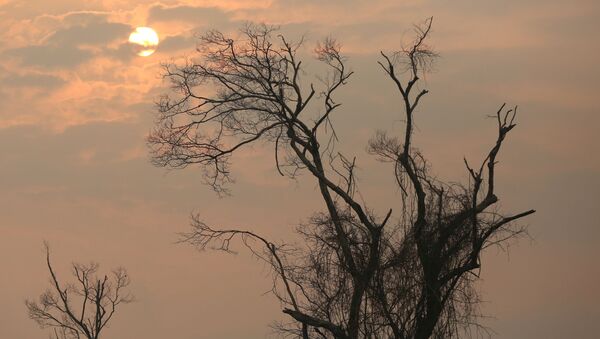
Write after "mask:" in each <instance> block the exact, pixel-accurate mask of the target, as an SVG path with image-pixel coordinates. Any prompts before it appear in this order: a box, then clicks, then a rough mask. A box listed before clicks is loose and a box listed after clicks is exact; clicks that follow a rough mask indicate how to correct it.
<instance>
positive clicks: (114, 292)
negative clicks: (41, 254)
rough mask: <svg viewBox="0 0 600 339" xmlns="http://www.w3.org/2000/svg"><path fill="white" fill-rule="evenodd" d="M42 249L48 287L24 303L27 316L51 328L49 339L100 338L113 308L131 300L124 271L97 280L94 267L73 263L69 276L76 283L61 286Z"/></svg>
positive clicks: (122, 269) (113, 311)
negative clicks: (36, 296)
mask: <svg viewBox="0 0 600 339" xmlns="http://www.w3.org/2000/svg"><path fill="white" fill-rule="evenodd" d="M44 246H45V250H46V264H47V266H48V271H49V272H50V284H51V287H50V288H49V289H48V290H46V291H45V292H44V293H43V294H42V295H41V296H40V297H39V300H38V301H33V300H27V301H25V305H26V306H27V311H28V313H29V317H30V318H31V319H32V320H35V321H36V322H37V323H38V324H39V325H40V326H41V327H42V328H51V329H52V333H51V338H53V339H81V338H86V339H98V338H100V333H101V332H102V330H103V329H104V328H105V327H106V326H107V324H108V323H109V322H110V320H111V319H112V318H113V315H114V314H115V311H116V309H117V307H119V306H120V305H121V304H127V303H130V302H131V301H133V296H132V295H131V294H130V293H129V292H127V291H126V288H127V286H129V283H130V279H129V276H128V275H127V271H126V270H125V269H124V268H117V269H115V270H113V271H112V275H111V276H108V275H105V276H103V277H98V276H96V273H97V271H98V267H99V265H98V264H96V263H91V264H88V265H84V264H77V263H74V264H73V265H72V274H73V276H74V277H75V278H76V279H75V280H76V281H75V282H73V283H68V284H63V283H61V282H59V280H58V277H57V275H56V272H55V271H54V269H53V268H52V264H51V263H50V249H49V247H48V245H47V244H44Z"/></svg>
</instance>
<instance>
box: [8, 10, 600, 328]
mask: <svg viewBox="0 0 600 339" xmlns="http://www.w3.org/2000/svg"><path fill="white" fill-rule="evenodd" d="M430 16H433V17H434V24H433V32H432V35H431V41H430V43H431V45H432V46H434V47H435V49H436V50H437V51H438V52H439V54H440V56H441V57H440V59H439V60H438V62H437V64H436V66H435V69H434V71H433V72H432V73H431V74H429V75H428V76H427V78H426V79H424V82H425V86H427V88H428V89H429V90H430V94H429V95H428V96H427V97H426V98H425V100H424V101H423V104H422V106H421V109H420V111H419V114H418V116H417V117H416V119H417V132H416V133H417V134H416V136H415V138H416V139H415V142H416V143H418V144H419V148H420V149H421V150H422V151H423V153H424V154H425V155H426V157H427V158H428V159H430V161H431V163H432V166H433V168H434V171H435V173H436V174H437V175H438V176H439V177H440V178H443V179H446V180H449V181H465V180H466V179H467V173H466V172H465V170H464V167H463V160H462V159H463V157H467V158H468V159H474V160H475V159H480V157H481V156H482V155H483V154H484V152H485V151H486V150H487V149H488V148H489V146H490V145H491V143H492V142H493V138H494V124H493V121H491V120H490V119H487V118H486V117H487V116H488V115H490V114H493V113H495V111H496V110H497V108H498V107H499V106H500V105H501V104H502V103H504V102H507V103H508V104H509V105H519V116H518V126H517V127H516V128H515V130H514V131H513V132H511V133H512V135H510V137H509V140H508V142H507V143H506V144H505V148H504V149H503V150H502V153H501V155H500V163H499V165H498V166H499V167H498V168H499V170H498V176H499V177H498V190H499V194H498V195H499V197H500V201H501V206H502V208H503V210H504V211H506V212H518V211H522V210H527V209H530V208H534V209H536V210H537V213H536V214H535V215H533V216H531V217H528V218H527V220H526V221H525V222H526V223H527V224H528V225H529V231H530V234H531V238H530V239H521V240H520V241H518V242H517V243H513V244H512V246H511V247H510V249H509V251H502V250H499V249H490V250H489V251H488V252H487V253H486V255H485V256H484V258H483V268H482V272H481V274H482V281H481V283H480V284H479V285H478V286H479V287H478V288H479V290H480V291H481V293H482V296H483V299H484V302H483V304H482V306H481V310H482V312H483V313H484V314H486V315H489V316H490V317H489V318H488V319H486V320H485V322H486V325H488V326H490V327H491V328H492V329H493V330H494V333H493V334H492V337H494V338H513V339H520V338H523V339H524V338H534V339H535V338H595V337H597V335H598V334H597V333H598V332H599V331H600V323H599V322H598V321H597V320H598V319H600V310H599V308H598V303H599V302H600V290H599V289H598V288H597V287H598V286H600V265H598V262H597V260H598V258H600V249H599V246H598V245H597V244H598V241H599V240H600V222H599V221H598V220H599V219H598V215H597V214H596V212H597V206H598V203H600V199H599V198H598V197H599V196H600V157H599V156H598V149H599V146H600V145H599V142H598V138H597V132H598V126H600V103H599V101H598V100H597V96H598V90H599V89H600V88H599V86H598V83H597V81H598V79H600V66H598V60H600V42H599V40H598V39H597V35H598V32H600V20H598V18H599V17H600V3H599V2H597V1H595V0H589V1H586V0H574V1H569V2H568V3H567V2H565V1H558V0H546V1H541V0H522V1H467V0H456V1H433V0H381V1H360V0H345V1H341V0H331V1H326V2H324V1H314V0H306V1H293V0H245V1H241V0H239V1H238V0H221V1H217V0H214V1H185V0H172V1H157V0H152V1H142V0H140V1H135V0H128V1H127V0H123V1H121V0H120V1H116V0H54V1H45V0H22V1H12V0H11V1H6V0H0V187H1V190H0V268H1V270H2V273H1V274H0V302H1V303H2V308H1V309H0V337H1V338H7V339H9V338H10V339H25V338H28V339H29V338H46V337H47V330H41V329H39V328H38V326H37V325H36V324H35V323H34V322H33V321H32V320H30V319H28V317H27V313H26V309H25V306H24V300H25V299H26V298H35V297H37V296H38V295H39V294H41V292H42V291H43V290H44V289H45V288H46V287H47V286H48V272H47V270H46V267H45V263H44V253H43V247H42V244H43V241H44V240H47V241H48V242H49V243H50V246H51V248H52V259H53V262H54V266H55V268H56V270H57V272H58V274H59V278H61V279H63V280H67V278H68V276H69V267H70V263H71V262H73V261H75V262H89V261H92V260H93V261H97V262H99V263H100V264H101V269H103V270H105V271H108V270H110V269H111V268H113V267H117V266H124V267H126V268H127V269H128V271H129V273H130V275H131V277H132V284H131V291H132V292H133V294H134V295H135V296H136V299H137V301H136V302H135V303H132V304H128V305H125V306H123V307H122V308H121V309H120V310H118V313H117V314H116V316H115V318H114V319H113V321H112V324H111V325H110V327H109V328H108V329H107V330H106V333H105V337H106V338H113V339H128V338H146V339H159V338H178V339H191V338H211V339H229V338H247V339H254V338H268V337H273V334H272V332H271V330H270V328H269V327H268V326H269V324H270V323H271V322H272V321H273V320H278V319H282V314H281V312H280V308H279V305H278V304H277V302H276V301H275V300H274V299H273V298H271V297H270V296H269V295H268V294H265V292H266V291H268V290H269V288H270V277H269V272H268V269H267V268H266V267H265V266H264V265H263V264H261V263H260V262H258V261H257V260H256V259H254V258H252V257H251V256H250V255H249V254H248V253H246V252H244V251H240V253H239V254H237V255H227V254H223V253H215V252H198V251H196V250H194V249H193V248H191V247H190V246H186V245H181V244H176V243H175V242H176V240H177V239H178V238H177V233H178V232H184V231H186V230H187V229H188V224H189V216H190V214H191V213H199V214H200V215H202V217H203V219H204V220H205V221H207V222H210V223H211V224H214V225H223V226H237V227H241V228H247V229H251V230H254V231H257V232H260V233H261V234H264V235H265V236H268V237H269V238H271V239H274V240H283V239H286V238H289V236H290V234H291V232H292V230H293V228H294V226H295V225H296V224H298V223H299V222H302V221H303V220H306V218H307V217H308V216H310V214H311V213H312V212H314V211H316V210H319V209H321V208H322V206H321V205H320V201H319V197H318V196H317V195H315V186H314V182H313V181H311V180H310V179H311V178H310V177H308V176H304V177H302V178H300V179H299V180H298V181H289V180H286V179H285V178H281V177H279V176H278V175H277V174H276V171H275V169H274V168H273V154H272V149H270V148H262V147H260V146H256V147H253V148H249V149H246V150H244V151H243V152H241V153H240V154H239V155H238V156H236V157H235V158H234V166H233V174H234V176H235V178H236V183H235V185H234V186H233V187H232V192H233V195H232V196H231V197H227V198H218V197H217V196H216V195H215V194H214V193H213V192H211V191H210V190H209V189H208V188H207V187H206V186H203V185H202V176H201V171H200V170H199V169H197V168H188V169H185V170H181V171H179V170H178V171H168V170H165V169H160V168H155V167H153V166H152V165H151V164H150V161H149V157H148V150H147V147H146V144H145V137H146V135H147V134H148V132H149V130H150V129H151V128H152V126H153V122H154V112H155V111H156V108H155V106H154V102H155V101H156V100H157V99H158V98H159V97H160V95H162V94H165V93H168V92H169V88H168V85H167V84H166V83H165V82H163V80H162V78H161V76H160V64H161V63H164V62H170V61H173V60H179V59H180V58H182V57H186V56H188V57H193V56H194V51H195V46H196V38H195V37H196V36H197V34H199V33H202V32H204V31H206V30H208V29H218V30H222V31H224V32H233V33H235V31H236V29H237V28H239V27H240V26H241V25H242V24H243V23H244V22H246V21H254V22H264V23H268V24H274V25H279V26H280V27H281V30H282V32H284V33H285V34H286V35H288V36H290V37H292V38H299V37H300V36H302V35H305V36H306V44H307V46H312V45H314V44H316V42H317V41H318V40H319V39H322V38H324V37H327V36H333V37H336V38H337V39H338V40H339V41H340V42H341V43H342V45H343V52H344V53H345V54H346V55H347V57H348V64H349V66H350V67H351V68H352V69H353V70H354V72H355V75H354V76H353V78H352V80H351V82H350V84H349V85H348V86H346V87H345V88H344V89H343V91H342V92H341V93H340V96H339V100H340V102H343V106H342V108H341V109H340V111H339V112H337V113H336V114H337V115H336V116H335V117H334V123H335V124H336V125H337V126H338V133H339V137H340V145H342V146H340V147H343V149H344V150H346V151H347V152H352V153H353V154H355V155H356V156H357V159H358V162H359V164H360V170H359V172H358V176H359V178H360V188H361V190H362V195H363V197H364V198H365V200H366V201H368V203H369V206H370V207H372V208H374V210H376V211H385V210H387V208H389V206H390V204H397V203H398V200H397V199H398V194H397V193H398V192H395V191H394V190H390V189H389V186H390V182H389V181H386V180H387V179H391V175H390V174H391V173H390V169H389V168H386V167H385V166H382V165H381V164H377V163H376V162H374V161H373V159H372V158H371V157H370V156H369V155H367V154H366V152H365V146H366V142H367V140H368V139H369V137H370V136H371V135H372V134H373V133H374V131H375V130H377V129H378V128H387V127H391V128H394V127H398V126H401V124H402V121H401V118H400V117H401V116H400V115H399V114H400V112H398V111H397V110H396V108H397V105H396V104H397V99H398V98H397V96H396V94H395V92H394V90H393V88H392V86H391V85H392V84H391V82H390V81H389V79H387V78H386V77H385V76H384V74H383V72H382V71H381V70H380V69H379V67H378V65H377V63H376V62H377V60H378V53H379V51H381V50H383V51H394V50H397V49H398V48H399V47H400V46H401V45H402V41H405V39H406V37H407V36H408V33H409V32H410V29H411V25H412V24H413V23H415V22H420V21H422V20H423V19H425V18H427V17H430ZM138 26H150V27H152V28H154V29H155V30H156V31H157V32H158V35H159V37H160V40H161V42H160V44H159V46H158V49H157V51H156V53H154V54H153V55H151V56H149V57H139V56H137V55H135V53H133V52H132V50H131V48H130V46H129V45H128V43H127V38H128V36H129V34H130V32H132V31H133V30H134V29H135V28H136V27H138ZM403 39H404V40H403ZM309 50H310V49H309ZM305 57H306V58H307V59H310V56H309V55H306V56H305ZM307 63H308V64H309V65H310V60H307Z"/></svg>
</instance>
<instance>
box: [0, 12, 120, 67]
mask: <svg viewBox="0 0 600 339" xmlns="http://www.w3.org/2000/svg"><path fill="white" fill-rule="evenodd" d="M55 19H57V20H58V19H61V20H62V21H59V24H60V25H61V26H62V27H61V28H60V29H57V30H56V31H54V32H51V33H50V34H49V35H48V36H47V38H45V39H43V40H42V41H41V42H39V43H37V44H30V45H27V46H23V47H19V48H14V49H9V50H7V51H5V52H4V53H3V54H4V55H7V56H10V57H14V58H17V59H18V60H19V61H20V62H21V64H23V65H25V66H39V67H44V68H73V67H74V66H77V65H80V64H82V63H84V62H86V61H89V60H90V59H92V58H93V57H94V56H95V55H98V54H99V52H101V51H103V50H105V49H106V48H107V46H108V45H109V44H110V43H112V42H114V41H117V40H119V39H121V40H123V41H126V39H127V33H128V32H130V31H131V26H129V25H127V24H123V23H115V22H109V21H107V20H108V18H107V16H106V14H104V13H93V12H84V13H73V14H69V15H65V16H63V17H56V18H55ZM94 47H95V48H94Z"/></svg>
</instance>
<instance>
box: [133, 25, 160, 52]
mask: <svg viewBox="0 0 600 339" xmlns="http://www.w3.org/2000/svg"><path fill="white" fill-rule="evenodd" d="M129 42H130V43H131V44H132V45H133V46H134V47H135V52H136V53H137V55H139V56H143V57H146V56H149V55H151V54H152V53H154V51H156V47H157V46H158V34H156V32H155V31H154V30H153V29H152V28H150V27H138V28H136V29H135V31H133V32H131V34H130V35H129Z"/></svg>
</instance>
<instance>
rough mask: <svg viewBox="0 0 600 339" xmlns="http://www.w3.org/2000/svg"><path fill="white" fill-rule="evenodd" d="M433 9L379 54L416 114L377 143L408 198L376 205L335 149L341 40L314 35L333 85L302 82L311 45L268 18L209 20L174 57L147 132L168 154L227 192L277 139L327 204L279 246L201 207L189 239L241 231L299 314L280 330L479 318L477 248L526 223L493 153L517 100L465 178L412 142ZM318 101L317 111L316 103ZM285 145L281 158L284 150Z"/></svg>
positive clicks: (215, 241)
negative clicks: (242, 157) (215, 23)
mask: <svg viewBox="0 0 600 339" xmlns="http://www.w3.org/2000/svg"><path fill="white" fill-rule="evenodd" d="M430 29H431V19H429V20H426V21H425V22H424V23H423V24H421V25H416V26H415V29H414V33H415V37H414V40H413V41H411V42H410V43H409V44H408V45H407V46H406V47H405V48H402V49H401V50H399V51H397V52H394V53H389V54H386V53H383V52H382V53H381V59H380V61H379V65H380V66H381V68H382V70H383V71H384V73H385V74H386V75H387V76H388V77H389V78H390V80H391V81H392V82H391V84H392V85H393V86H395V88H396V89H397V91H398V95H399V97H400V99H401V100H402V101H401V102H402V108H401V109H402V112H399V113H402V114H403V115H404V118H405V121H406V124H405V128H404V130H403V131H398V133H397V134H398V135H388V134H386V133H385V132H377V133H376V134H375V135H374V136H373V137H372V139H371V141H370V142H369V146H368V150H369V153H370V154H372V155H374V156H376V157H377V159H378V160H380V161H383V162H386V163H389V164H390V165H391V168H392V172H391V175H392V176H393V177H394V178H395V180H396V183H397V185H398V187H399V188H400V191H401V192H402V193H401V201H400V203H401V207H402V208H401V210H400V212H399V213H396V214H393V213H392V209H391V208H390V209H389V210H388V209H386V210H387V211H388V212H387V213H386V214H385V215H384V216H378V215H375V214H374V213H373V212H371V211H370V210H369V209H367V208H366V207H365V204H364V203H362V202H361V201H359V199H357V198H355V193H356V191H357V183H356V178H355V167H356V158H354V157H348V156H344V155H343V154H341V153H339V152H337V151H336V150H335V147H334V146H335V144H334V143H335V141H336V136H335V129H334V125H333V123H332V121H331V120H330V116H331V114H333V112H335V111H337V110H338V108H339V107H340V103H338V102H337V101H336V100H335V93H336V92H337V91H338V90H339V89H340V88H341V87H342V86H344V85H346V84H347V83H348V80H349V79H350V77H351V76H352V72H350V71H349V70H348V68H347V67H346V60H345V58H344V57H343V56H342V54H341V47H340V45H339V44H338V43H337V42H336V41H335V40H333V39H327V40H325V41H323V42H322V43H320V44H318V46H317V48H316V49H315V53H316V57H317V59H318V60H319V61H321V62H323V63H324V64H325V65H326V66H327V67H328V69H329V71H328V72H327V74H326V75H324V76H323V75H322V80H323V81H322V84H323V87H322V88H320V89H317V87H316V85H313V84H308V85H307V84H305V83H304V82H302V81H301V80H300V77H301V75H302V74H304V72H305V70H304V68H303V67H302V61H300V60H299V56H298V53H297V51H298V49H299V47H300V46H301V44H302V41H300V42H299V43H292V42H289V41H288V40H286V39H285V38H284V37H283V36H281V35H276V30H275V29H274V28H272V27H269V26H265V25H252V24H249V25H247V26H245V27H244V28H243V29H242V30H241V37H238V38H235V39H234V38H230V37H227V36H225V35H224V34H222V33H220V32H218V31H211V32H209V33H207V34H206V35H204V36H203V37H201V38H200V43H199V45H198V53H199V59H197V60H188V62H187V63H185V64H183V65H178V64H174V63H170V64H165V65H164V71H165V74H164V76H165V77H166V79H168V80H169V81H170V82H171V84H172V88H173V90H174V93H175V94H174V96H164V97H163V98H162V99H161V100H160V102H159V103H158V120H157V125H156V127H155V129H154V130H153V131H152V132H151V134H150V136H149V139H148V141H149V145H150V147H151V152H152V155H153V161H154V163H155V164H156V165H158V166H165V167H173V168H183V167H186V166H188V165H200V167H201V168H202V169H203V170H204V175H205V178H206V182H207V183H208V184H209V185H210V186H211V187H212V189H214V190H215V191H216V192H218V193H220V194H222V193H226V192H227V184H228V183H230V182H231V173H230V167H229V163H230V160H231V155H232V154H233V153H235V152H236V151H238V150H239V149H241V148H242V147H244V146H245V145H248V144H251V143H254V142H257V141H263V142H267V143H270V144H271V145H273V147H274V153H275V166H276V167H277V169H278V171H279V173H280V174H281V175H286V176H289V177H294V176H295V175H296V174H298V173H300V172H303V173H306V172H307V173H310V174H311V175H312V176H313V177H314V179H315V180H316V182H317V184H318V187H319V193H320V195H321V197H322V199H323V202H324V206H325V210H324V211H322V212H319V213H316V214H315V215H314V216H313V217H312V218H311V219H310V221H309V222H308V223H307V224H304V225H301V226H299V227H298V228H297V231H298V232H299V234H300V235H301V236H302V237H303V239H304V242H303V243H300V244H275V243H273V242H271V241H269V240H267V239H266V238H264V237H262V236H260V235H258V234H256V233H253V232H248V231H243V230H220V229H215V228H213V227H211V226H209V225H207V224H206V223H205V222H203V221H202V220H201V219H200V217H198V216H195V217H194V218H193V221H192V230H191V232H189V233H188V234H186V235H185V236H184V239H183V241H185V242H188V243H190V244H193V245H195V246H197V247H198V248H201V249H204V248H211V247H212V248H216V249H219V250H224V251H229V250H230V246H231V243H232V241H234V240H235V239H240V240H241V242H242V243H243V244H245V245H246V246H248V248H250V249H251V250H252V252H253V253H254V254H256V255H257V256H258V257H260V258H262V259H263V260H264V261H265V262H267V263H268V264H270V265H271V267H272V268H273V272H274V277H275V279H274V286H273V293H274V295H275V296H276V297H277V298H279V300H280V301H281V302H282V303H283V305H284V308H283V312H284V313H286V314H288V315H289V316H290V319H291V320H290V322H289V323H283V324H279V325H278V326H277V328H278V329H279V330H280V331H282V333H283V334H292V335H294V336H298V337H301V338H348V339H350V338H352V339H354V338H430V337H433V338H452V337H457V336H458V334H459V333H460V331H461V330H463V329H464V328H468V327H470V326H472V325H473V324H477V317H476V315H477V314H476V313H475V306H476V305H477V302H478V297H477V293H476V291H475V290H474V285H473V284H474V282H475V281H476V280H477V278H478V269H479V268H480V265H481V263H480V255H481V253H482V251H483V250H484V249H485V248H486V247H488V246H490V245H493V244H504V243H505V242H507V241H509V240H511V239H513V238H515V237H516V236H518V235H519V234H521V233H522V232H524V228H523V227H521V226H519V225H515V223H513V221H515V220H517V219H519V218H522V217H524V216H526V215H529V214H531V213H533V212H534V211H533V210H529V211H526V212H523V213H518V214H514V215H503V214H501V213H499V212H498V211H497V209H495V208H493V206H494V205H495V204H496V203H497V201H498V197H497V196H496V194H495V173H496V163H497V156H498V153H499V151H500V149H501V147H502V144H503V142H504V140H505V138H506V136H507V134H508V133H509V132H510V131H511V130H512V129H513V128H514V127H515V122H514V121H515V116H516V108H514V109H508V110H507V109H506V108H505V105H502V107H500V109H499V110H498V112H497V113H496V122H497V127H498V128H497V135H496V140H495V142H494V144H493V146H492V148H491V149H490V151H489V153H488V154H487V156H485V158H484V159H483V161H481V163H480V164H479V165H478V166H475V167H472V166H470V165H469V164H468V163H467V162H466V160H465V164H466V167H467V170H468V174H469V176H470V180H469V183H468V184H465V185H460V184H454V183H452V184H451V183H445V182H441V181H439V180H437V179H436V178H435V177H434V176H432V175H431V174H430V172H429V168H428V164H427V162H426V160H425V157H424V156H423V155H422V154H421V153H420V152H419V151H418V150H417V149H416V148H415V147H414V146H413V142H412V137H413V134H414V132H413V129H414V119H415V113H416V108H417V107H418V105H419V102H420V101H421V100H422V99H423V98H424V96H425V95H426V94H427V93H428V92H427V90H425V89H421V90H419V89H417V88H419V86H422V84H420V85H419V86H417V84H418V83H419V80H420V77H421V76H422V75H423V74H424V73H426V72H427V71H428V70H429V69H430V67H431V65H432V63H433V62H434V60H435V58H436V57H437V54H436V53H435V52H434V51H433V50H432V49H431V48H430V47H429V46H428V45H427V44H426V40H427V37H428V35H429V33H430ZM315 112H316V113H315ZM282 154H283V156H282Z"/></svg>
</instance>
